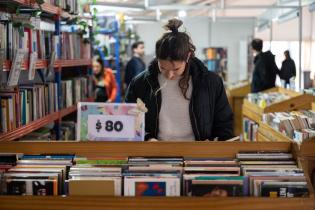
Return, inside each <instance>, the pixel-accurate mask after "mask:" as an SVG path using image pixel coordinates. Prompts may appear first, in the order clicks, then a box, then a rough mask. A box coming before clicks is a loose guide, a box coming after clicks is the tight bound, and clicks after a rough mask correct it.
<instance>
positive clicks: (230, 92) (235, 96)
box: [226, 84, 250, 135]
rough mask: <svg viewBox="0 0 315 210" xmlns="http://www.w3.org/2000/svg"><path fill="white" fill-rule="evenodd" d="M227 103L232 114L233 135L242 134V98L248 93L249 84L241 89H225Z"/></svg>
mask: <svg viewBox="0 0 315 210" xmlns="http://www.w3.org/2000/svg"><path fill="white" fill-rule="evenodd" d="M226 93H227V97H228V100H229V103H230V105H231V108H232V110H233V113H234V135H240V134H241V133H242V125H243V123H242V119H243V115H242V105H243V101H244V98H245V97H246V95H247V94H248V93H250V84H245V85H243V86H241V87H237V88H233V89H229V88H228V89H227V91H226Z"/></svg>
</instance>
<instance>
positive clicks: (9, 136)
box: [0, 112, 59, 141]
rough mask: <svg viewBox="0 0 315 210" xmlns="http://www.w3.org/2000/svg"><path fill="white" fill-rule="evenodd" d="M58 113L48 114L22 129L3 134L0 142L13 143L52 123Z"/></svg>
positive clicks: (0, 135) (0, 136)
mask: <svg viewBox="0 0 315 210" xmlns="http://www.w3.org/2000/svg"><path fill="white" fill-rule="evenodd" d="M58 116H59V115H58V112H54V113H52V114H49V115H47V116H45V117H43V118H40V119H38V120H35V121H33V122H30V123H28V124H27V125H24V126H22V127H19V128H16V129H14V130H12V131H9V132H6V133H4V134H0V141H13V140H15V139H18V138H20V137H22V136H24V135H26V134H28V133H31V132H33V131H35V130H37V129H39V128H41V127H43V126H45V125H47V124H49V123H52V122H54V121H55V120H57V119H58Z"/></svg>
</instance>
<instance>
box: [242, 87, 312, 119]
mask: <svg viewBox="0 0 315 210" xmlns="http://www.w3.org/2000/svg"><path fill="white" fill-rule="evenodd" d="M264 92H280V93H285V94H287V95H289V96H290V98H289V99H288V100H284V101H280V102H277V103H273V104H271V105H269V106H267V107H265V108H261V107H259V106H258V105H257V104H254V103H251V102H249V101H248V100H247V99H245V100H244V104H243V116H244V117H247V118H249V119H251V120H253V121H255V122H256V123H258V124H259V123H260V121H261V118H262V115H263V113H269V112H283V111H293V110H298V109H311V103H312V102H313V101H315V96H312V95H309V94H302V93H297V92H294V91H291V90H287V89H284V88H280V87H276V88H272V89H269V90H267V91H264Z"/></svg>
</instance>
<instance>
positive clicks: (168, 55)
mask: <svg viewBox="0 0 315 210" xmlns="http://www.w3.org/2000/svg"><path fill="white" fill-rule="evenodd" d="M182 24H183V22H182V21H181V20H178V19H175V18H174V19H171V20H169V21H168V23H167V24H166V25H165V26H164V28H165V29H166V30H168V31H170V32H166V33H164V34H163V36H162V37H161V38H160V39H159V40H158V41H157V42H156V44H155V55H156V58H157V59H162V60H169V61H187V59H189V60H188V61H187V65H186V69H185V71H184V74H183V76H182V78H181V79H180V80H179V84H178V85H179V87H180V89H181V91H182V93H183V96H184V97H185V99H187V100H188V97H187V96H186V93H187V90H188V87H189V63H190V59H191V58H192V57H194V56H195V50H196V47H195V46H194V45H193V43H192V41H191V38H190V36H189V35H188V34H187V33H186V32H179V31H178V28H179V27H180V26H181V25H182ZM189 53H191V55H190V57H189V58H188V55H189Z"/></svg>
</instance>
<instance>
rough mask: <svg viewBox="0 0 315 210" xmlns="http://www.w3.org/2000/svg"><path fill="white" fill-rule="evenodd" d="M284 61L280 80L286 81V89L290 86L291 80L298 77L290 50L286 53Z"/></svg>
mask: <svg viewBox="0 0 315 210" xmlns="http://www.w3.org/2000/svg"><path fill="white" fill-rule="evenodd" d="M284 57H285V59H284V61H283V62H282V66H281V71H280V78H281V79H283V80H284V81H285V87H287V85H290V79H291V78H292V77H295V76H296V68H295V63H294V60H293V59H291V56H290V52H289V50H286V51H284Z"/></svg>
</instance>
